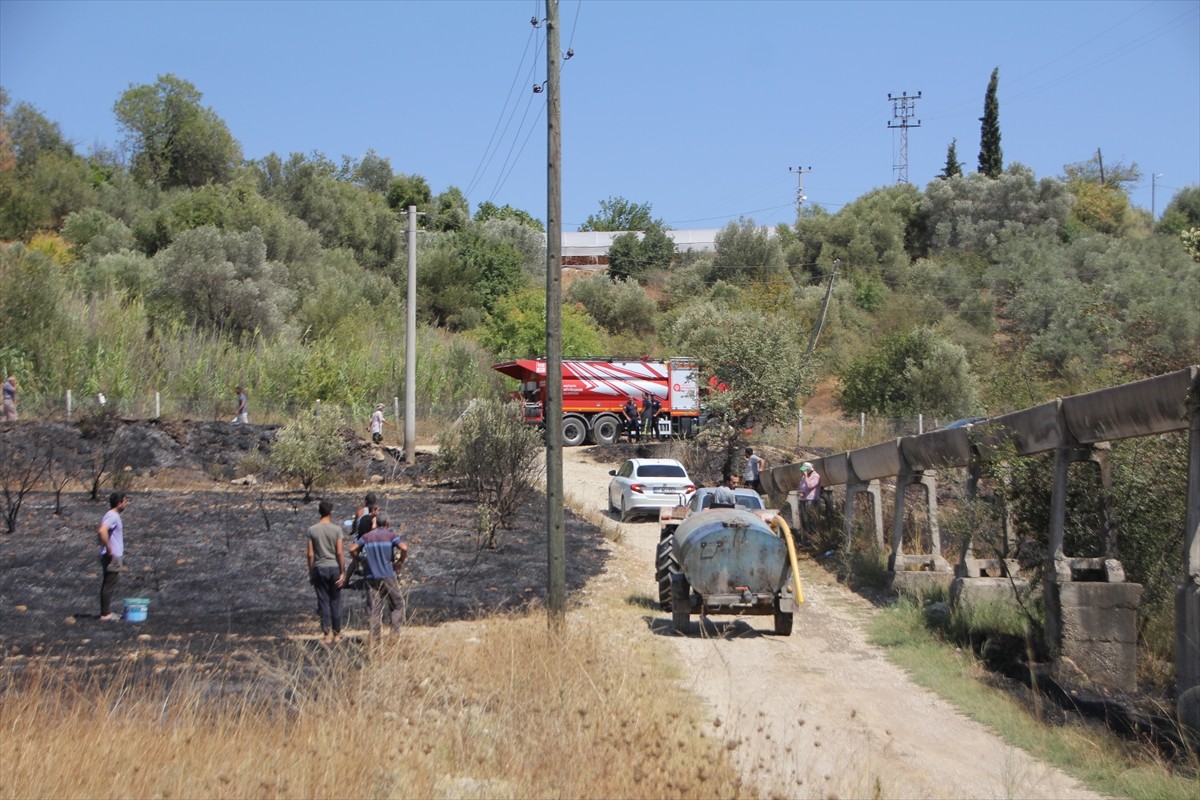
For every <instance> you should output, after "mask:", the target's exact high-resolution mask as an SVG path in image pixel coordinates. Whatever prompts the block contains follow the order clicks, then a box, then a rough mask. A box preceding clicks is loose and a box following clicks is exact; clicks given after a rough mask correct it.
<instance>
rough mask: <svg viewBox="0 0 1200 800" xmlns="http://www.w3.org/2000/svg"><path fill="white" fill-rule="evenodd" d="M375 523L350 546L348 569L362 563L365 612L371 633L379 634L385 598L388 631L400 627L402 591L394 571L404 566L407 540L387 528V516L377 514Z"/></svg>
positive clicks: (402, 621) (402, 614) (406, 556)
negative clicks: (364, 585)
mask: <svg viewBox="0 0 1200 800" xmlns="http://www.w3.org/2000/svg"><path fill="white" fill-rule="evenodd" d="M376 524H377V527H376V528H375V529H374V530H371V531H368V532H367V533H365V534H363V535H362V537H361V538H359V540H358V541H357V542H355V543H354V544H352V545H350V555H352V556H354V562H353V565H352V566H351V572H353V570H354V567H356V566H357V565H358V564H359V562H360V561H365V562H366V569H365V570H364V577H365V580H366V584H367V602H368V604H369V609H368V612H367V613H368V619H369V622H370V628H371V636H379V633H380V628H382V627H383V604H384V601H385V600H386V601H389V602H390V603H391V606H392V615H391V626H392V633H397V632H399V630H400V626H401V625H403V624H404V594H403V592H401V591H400V582H399V581H398V580H396V572H397V570H399V569H400V568H401V567H403V566H404V560H405V559H406V558H408V543H407V542H405V541H404V540H403V539H401V538H400V537H399V536H398V535H397V534H395V533H393V532H392V531H391V530H390V529H389V528H388V518H387V516H386V515H382V514H381V515H380V516H379V517H378V518H377V520H376Z"/></svg>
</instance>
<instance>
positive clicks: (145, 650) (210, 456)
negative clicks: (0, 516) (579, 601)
mask: <svg viewBox="0 0 1200 800" xmlns="http://www.w3.org/2000/svg"><path fill="white" fill-rule="evenodd" d="M214 426H216V429H215V430H214ZM227 427H229V426H227V424H226V423H197V424H196V425H191V426H189V425H188V424H187V423H173V424H172V425H171V426H170V427H169V428H168V427H166V426H161V425H157V424H155V423H141V424H137V423H123V424H122V431H123V432H122V434H121V435H122V436H125V437H127V438H128V439H129V440H130V441H131V442H137V447H136V448H131V449H130V452H131V453H132V452H135V451H136V456H137V457H136V458H134V459H129V461H130V462H131V469H130V470H128V471H125V470H122V472H124V480H127V481H129V482H130V488H129V496H130V505H129V507H128V508H127V510H126V512H125V514H124V515H123V516H124V524H125V540H126V565H127V570H128V571H127V572H125V573H124V574H122V575H121V578H120V584H119V586H118V588H117V591H116V602H115V603H114V610H115V611H116V612H117V613H120V611H121V602H120V601H121V600H122V599H123V598H145V599H147V600H149V601H150V605H149V613H148V618H147V619H146V621H144V622H140V623H128V622H117V623H106V622H100V621H99V620H98V614H99V588H100V566H99V561H98V545H97V542H96V528H97V526H98V525H99V522H100V518H101V516H102V515H103V513H104V511H105V510H106V509H107V502H104V501H103V500H102V501H92V500H90V499H89V497H88V493H87V492H86V491H68V492H64V493H63V495H62V497H61V510H60V511H59V513H56V503H55V496H54V493H53V492H51V491H37V492H32V493H30V494H29V495H27V496H26V498H25V502H24V504H23V506H22V510H21V514H20V517H19V520H18V528H17V531H16V532H15V533H14V534H11V535H10V534H7V533H4V532H3V531H2V530H0V576H2V578H0V648H2V650H0V672H5V671H6V672H11V671H16V670H19V669H20V668H21V666H22V665H23V664H26V663H28V662H29V661H30V659H36V658H38V657H42V658H50V659H53V660H54V661H55V662H58V663H61V664H63V665H65V666H67V667H71V668H80V669H87V668H91V667H95V666H99V665H103V664H109V663H115V662H122V663H126V664H129V663H134V664H137V665H142V666H144V667H146V668H148V669H152V670H153V671H154V672H156V673H162V672H164V671H166V672H168V673H169V672H170V671H172V670H180V669H189V670H191V671H192V672H193V673H194V672H196V671H200V672H201V673H204V674H208V675H210V676H212V678H213V679H215V680H216V682H217V684H218V685H223V686H225V687H229V686H237V685H239V684H240V682H241V681H243V680H245V679H247V678H249V677H251V676H252V675H253V674H254V673H256V672H257V671H259V670H260V669H261V667H262V665H263V664H264V663H270V662H272V661H277V660H278V658H280V657H282V656H284V655H286V654H288V653H292V652H294V651H295V650H296V648H306V649H310V650H311V649H316V648H319V645H317V644H316V643H315V642H314V641H311V639H312V638H314V637H313V636H312V635H313V634H317V633H319V626H318V623H317V617H316V609H315V607H316V601H315V597H314V594H313V591H312V588H311V587H310V586H309V584H308V580H307V570H306V564H305V557H304V548H305V538H304V537H305V532H306V530H307V528H308V526H309V525H311V524H313V523H315V522H316V521H317V503H316V502H315V500H314V501H312V502H308V503H306V502H303V500H302V494H301V493H300V492H299V491H292V490H291V489H285V488H281V486H280V485H279V484H270V485H268V484H264V485H262V486H256V485H248V486H231V485H230V483H229V479H228V478H229V476H230V475H233V474H235V473H236V471H237V470H236V469H235V466H236V464H238V463H239V461H240V459H242V458H244V455H245V454H246V453H247V452H251V451H261V452H266V451H269V447H270V443H271V442H272V441H273V439H274V431H273V430H269V429H266V428H257V427H256V426H237V429H230V430H226V429H225V428H227ZM0 442H3V444H4V445H5V446H6V447H7V448H8V449H9V452H13V448H17V449H20V450H29V449H33V450H37V451H39V452H48V450H49V449H50V448H54V449H56V450H58V451H60V452H63V453H65V452H71V453H74V454H76V455H77V456H78V457H79V458H80V459H81V460H84V459H86V456H87V452H88V448H89V443H88V442H87V441H86V440H85V439H84V438H83V437H81V436H80V435H79V432H78V431H77V430H76V429H74V426H70V425H61V424H55V425H49V424H47V425H41V424H37V423H18V424H16V425H8V426H4V427H3V428H0ZM430 459H431V457H430V456H427V455H426V456H422V457H421V458H420V459H419V460H418V464H417V465H416V467H415V468H414V467H409V468H406V469H405V468H397V465H396V461H395V459H394V458H392V457H391V456H390V455H387V454H385V453H384V454H382V457H381V451H379V450H378V449H377V448H371V447H370V446H368V445H366V444H365V443H360V442H353V441H351V442H350V443H349V444H348V447H347V457H346V463H345V464H343V465H342V467H341V469H340V471H341V472H342V473H343V477H345V478H348V479H350V480H352V481H354V482H356V483H358V484H359V488H355V489H353V490H338V491H325V492H321V493H320V496H321V497H326V498H329V499H331V500H332V501H333V503H334V506H335V511H334V518H335V520H339V521H340V520H341V519H344V518H347V517H350V516H352V515H353V513H354V509H355V508H357V507H358V506H359V505H361V502H362V498H363V495H364V493H365V492H366V491H367V490H368V487H367V486H366V485H363V484H362V481H363V480H364V479H365V478H367V477H369V476H370V475H377V476H379V477H380V478H382V479H383V482H382V483H379V482H378V480H379V478H376V482H375V483H373V484H372V485H371V486H370V489H371V490H372V491H375V492H376V494H377V495H378V496H379V498H380V504H381V507H382V509H383V511H385V512H386V513H387V515H388V516H389V517H390V518H391V520H392V527H393V528H394V529H398V530H399V531H400V532H401V534H402V535H403V536H404V537H405V538H406V539H407V541H408V543H409V559H408V561H407V563H406V565H405V569H404V573H403V575H402V583H403V585H404V587H405V589H406V591H407V595H408V611H409V615H410V617H411V621H410V624H411V625H435V624H438V623H440V622H444V621H448V620H462V619H472V618H476V617H480V616H486V615H489V614H494V613H499V612H503V611H507V610H512V609H517V608H521V607H524V606H527V605H529V604H531V603H540V602H543V601H544V599H545V597H546V561H547V556H546V552H547V547H546V524H545V499H544V495H543V494H541V493H540V492H534V493H533V494H532V495H531V497H530V498H529V499H528V500H527V502H526V503H525V504H524V505H523V507H522V508H521V510H520V512H519V514H518V516H517V518H516V519H515V520H514V524H513V527H512V529H511V530H501V531H500V532H499V534H498V543H499V546H498V547H497V548H496V549H494V550H492V549H487V548H484V547H482V546H481V542H480V540H479V537H478V536H477V535H476V533H475V532H474V530H473V519H474V505H473V503H472V502H471V501H470V500H468V499H467V498H466V497H465V496H463V495H462V494H460V493H459V492H457V491H456V490H455V489H454V488H453V487H451V486H448V485H444V484H436V483H433V482H432V481H431V479H429V478H428V477H427V476H428V464H429V461H430ZM164 470H169V471H170V476H171V480H172V481H173V484H172V485H178V481H180V478H181V476H183V475H185V474H187V475H191V477H192V478H193V479H194V480H193V488H183V489H176V488H164V487H162V486H160V485H159V483H160V482H161V479H162V477H163V475H164ZM351 485H353V483H352V484H351ZM75 486H78V484H75ZM195 487H198V488H195ZM72 488H74V487H72ZM108 491H109V489H108V488H107V487H106V489H105V491H104V494H105V495H107V492H108ZM606 558H607V549H606V546H605V542H604V537H603V535H602V534H601V532H600V531H599V530H598V529H596V528H595V527H594V526H592V525H591V524H589V523H587V522H585V521H584V520H582V519H581V518H579V517H577V516H575V515H574V514H572V513H571V512H569V511H567V512H566V571H567V593H568V601H570V598H571V596H572V595H573V594H574V593H576V592H578V591H579V590H580V589H581V588H582V587H583V586H584V585H585V584H586V582H587V581H588V580H589V579H591V578H592V577H594V576H596V575H597V574H599V573H600V572H601V571H602V570H603V568H604V564H605V561H606ZM343 602H344V606H345V627H346V628H347V629H365V627H366V618H365V608H366V599H365V596H364V595H363V593H362V592H361V591H354V590H348V591H346V592H344V593H343ZM348 646H353V644H352V643H350V644H349V645H348Z"/></svg>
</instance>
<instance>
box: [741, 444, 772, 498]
mask: <svg viewBox="0 0 1200 800" xmlns="http://www.w3.org/2000/svg"><path fill="white" fill-rule="evenodd" d="M766 465H767V461H766V459H765V458H763V457H762V456H756V455H754V448H753V447H747V448H746V467H745V469H743V470H742V483H744V484H746V485H747V486H749V487H750V488H751V489H753V490H754V491H756V492H758V493H759V494H762V482H761V481H760V480H759V475H761V474H762V470H763V467H765V466H766Z"/></svg>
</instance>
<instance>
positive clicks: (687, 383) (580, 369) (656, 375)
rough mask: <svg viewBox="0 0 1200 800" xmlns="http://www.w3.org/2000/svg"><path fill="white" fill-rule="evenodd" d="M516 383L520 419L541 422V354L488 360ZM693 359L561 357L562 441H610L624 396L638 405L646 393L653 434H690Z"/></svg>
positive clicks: (695, 426) (694, 425)
mask: <svg viewBox="0 0 1200 800" xmlns="http://www.w3.org/2000/svg"><path fill="white" fill-rule="evenodd" d="M492 369H494V370H496V371H498V372H502V373H504V374H505V375H508V376H509V377H512V378H516V379H517V380H518V381H520V382H521V385H520V388H519V389H518V390H517V391H516V392H514V393H513V394H514V396H515V397H518V398H520V399H521V400H522V401H523V402H524V404H525V421H526V422H529V423H530V424H535V425H544V424H545V422H546V419H545V408H546V359H544V358H524V359H518V360H516V361H505V362H504V363H502V364H494V365H492ZM696 374H697V373H696V363H695V362H694V361H692V360H691V359H687V358H671V359H667V360H665V361H649V360H646V359H638V360H627V359H619V358H589V359H581V360H569V361H568V360H565V359H564V360H563V365H562V382H563V398H562V400H563V418H562V426H563V444H564V445H565V446H567V447H573V446H575V445H579V444H583V443H584V442H586V441H592V442H595V443H597V444H612V443H613V442H615V441H616V440H617V436H618V435H620V433H621V431H622V430H623V427H624V426H623V419H624V418H623V416H622V414H621V408H622V407H623V406H624V405H625V401H626V400H628V399H629V398H630V397H632V398H633V399H634V401H635V402H636V403H637V406H638V412H639V413H641V410H642V398H643V397H644V396H645V395H646V394H652V395H654V396H655V397H657V398H658V401H659V402H660V403H662V409H661V410H660V411H659V416H658V433H659V435H662V436H681V437H685V438H686V437H690V436H694V435H695V434H696V433H697V432H698V431H699V428H700V392H699V385H698V383H697V377H696Z"/></svg>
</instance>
